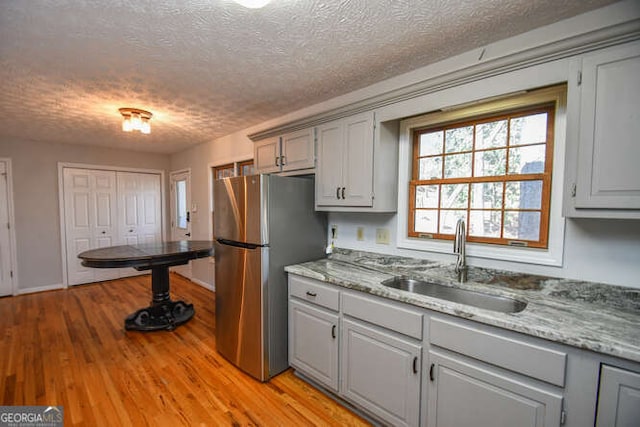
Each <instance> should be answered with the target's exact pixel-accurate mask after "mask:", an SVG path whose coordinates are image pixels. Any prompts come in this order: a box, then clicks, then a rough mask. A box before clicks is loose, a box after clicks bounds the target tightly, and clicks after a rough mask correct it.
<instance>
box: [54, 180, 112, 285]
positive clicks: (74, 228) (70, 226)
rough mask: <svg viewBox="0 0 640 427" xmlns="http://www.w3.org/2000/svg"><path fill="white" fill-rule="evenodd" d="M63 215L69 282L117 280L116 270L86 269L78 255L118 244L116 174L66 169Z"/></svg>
mask: <svg viewBox="0 0 640 427" xmlns="http://www.w3.org/2000/svg"><path fill="white" fill-rule="evenodd" d="M63 175H64V216H65V229H66V236H65V237H66V246H67V280H68V281H69V284H70V285H77V284H79V283H89V282H98V281H102V280H110V279H117V278H118V277H119V273H118V271H117V270H114V269H110V268H105V269H96V268H87V267H84V266H82V264H81V263H80V259H78V257H77V255H78V254H79V253H80V252H83V251H87V250H89V249H95V248H102V247H106V246H114V245H117V244H118V243H117V242H118V238H117V234H118V227H117V215H118V211H117V200H116V196H117V188H116V173H115V172H113V171H99V170H88V169H71V168H65V169H64V171H63Z"/></svg>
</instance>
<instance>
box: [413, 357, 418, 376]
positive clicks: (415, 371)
mask: <svg viewBox="0 0 640 427" xmlns="http://www.w3.org/2000/svg"><path fill="white" fill-rule="evenodd" d="M413 373H414V374H417V373H418V356H415V357H414V358H413Z"/></svg>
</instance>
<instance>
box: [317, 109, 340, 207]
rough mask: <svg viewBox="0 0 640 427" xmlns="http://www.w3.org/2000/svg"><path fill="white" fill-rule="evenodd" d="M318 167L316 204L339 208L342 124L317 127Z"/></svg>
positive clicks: (327, 124) (332, 123)
mask: <svg viewBox="0 0 640 427" xmlns="http://www.w3.org/2000/svg"><path fill="white" fill-rule="evenodd" d="M317 135H318V166H317V170H316V204H317V205H318V206H340V205H342V204H344V200H343V199H342V194H341V192H342V187H343V185H342V165H343V157H344V156H343V136H344V128H343V126H342V122H341V121H340V120H337V121H335V122H331V123H326V124H324V125H321V126H318V128H317Z"/></svg>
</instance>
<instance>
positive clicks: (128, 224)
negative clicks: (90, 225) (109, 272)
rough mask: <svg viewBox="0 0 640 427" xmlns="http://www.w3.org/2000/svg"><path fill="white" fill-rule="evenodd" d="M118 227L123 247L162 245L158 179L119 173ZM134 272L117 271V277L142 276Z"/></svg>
mask: <svg viewBox="0 0 640 427" xmlns="http://www.w3.org/2000/svg"><path fill="white" fill-rule="evenodd" d="M117 180H118V223H119V227H120V233H119V234H120V236H121V241H120V244H122V245H135V244H138V243H159V242H161V241H162V232H161V230H162V220H161V217H160V212H161V207H160V203H161V200H160V199H161V198H160V191H161V190H160V175H157V174H147V173H135V172H118V173H117ZM145 273H148V271H136V270H135V269H133V268H123V269H121V270H120V277H126V276H134V275H137V274H145Z"/></svg>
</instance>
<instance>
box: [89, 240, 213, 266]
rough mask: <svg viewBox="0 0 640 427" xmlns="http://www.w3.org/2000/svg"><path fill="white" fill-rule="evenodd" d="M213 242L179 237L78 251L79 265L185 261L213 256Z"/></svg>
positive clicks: (120, 264)
mask: <svg viewBox="0 0 640 427" xmlns="http://www.w3.org/2000/svg"><path fill="white" fill-rule="evenodd" d="M213 245H214V242H213V241H209V240H181V241H176V242H161V243H141V244H137V245H121V246H109V247H106V248H99V249H91V250H88V251H85V252H82V253H80V254H79V255H78V258H80V259H82V265H84V266H86V267H96V268H119V267H136V266H153V265H162V264H166V263H173V262H176V261H188V260H190V259H195V258H205V257H209V256H212V255H213Z"/></svg>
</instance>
